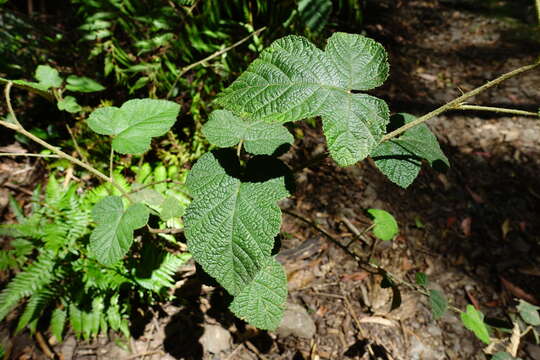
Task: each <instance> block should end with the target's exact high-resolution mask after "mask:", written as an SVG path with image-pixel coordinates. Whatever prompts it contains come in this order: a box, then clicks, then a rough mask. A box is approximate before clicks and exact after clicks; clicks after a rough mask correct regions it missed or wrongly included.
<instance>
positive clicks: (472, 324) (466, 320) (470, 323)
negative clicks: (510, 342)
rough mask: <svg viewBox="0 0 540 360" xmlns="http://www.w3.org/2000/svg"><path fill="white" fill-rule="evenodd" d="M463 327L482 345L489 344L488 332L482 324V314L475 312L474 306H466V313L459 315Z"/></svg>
mask: <svg viewBox="0 0 540 360" xmlns="http://www.w3.org/2000/svg"><path fill="white" fill-rule="evenodd" d="M460 316H461V321H462V322H463V325H464V326H465V327H466V328H467V329H469V330H470V331H472V332H473V333H474V335H476V337H477V338H478V339H480V340H482V341H483V342H484V343H486V344H489V343H490V339H489V331H488V328H487V326H486V324H485V323H484V314H482V312H480V311H479V310H476V309H475V307H474V306H472V305H467V311H466V312H462V313H461V314H460Z"/></svg>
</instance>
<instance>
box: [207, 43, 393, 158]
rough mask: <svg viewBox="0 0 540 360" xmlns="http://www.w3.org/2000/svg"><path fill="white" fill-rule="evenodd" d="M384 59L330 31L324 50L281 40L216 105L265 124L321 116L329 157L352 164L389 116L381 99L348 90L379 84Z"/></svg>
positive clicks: (374, 49)
mask: <svg viewBox="0 0 540 360" xmlns="http://www.w3.org/2000/svg"><path fill="white" fill-rule="evenodd" d="M386 57H387V55H386V52H385V51H384V49H383V47H382V46H381V45H380V44H378V43H376V42H375V41H373V40H371V39H368V38H366V37H363V36H361V35H352V34H345V33H335V34H334V35H332V37H331V38H330V39H329V40H328V44H327V46H326V50H325V51H322V50H320V49H318V48H316V47H315V46H314V45H313V44H312V43H310V42H309V41H308V40H307V39H305V38H303V37H299V36H287V37H284V38H282V39H279V40H277V41H275V42H274V43H273V44H272V45H271V46H270V47H268V48H267V49H266V50H264V51H263V52H262V53H261V56H260V57H259V58H258V59H257V60H255V61H254V62H253V63H252V64H251V65H250V66H249V67H248V69H247V70H246V71H245V72H244V73H243V74H242V75H241V76H240V77H239V78H238V79H237V80H236V81H235V82H233V83H232V84H231V85H230V86H229V87H228V88H227V89H225V91H224V92H223V93H222V94H221V95H220V97H219V98H218V99H217V102H218V103H219V104H220V105H222V106H224V107H225V108H226V109H228V110H231V111H233V112H234V113H236V114H238V115H240V116H242V117H245V118H251V119H260V120H265V121H274V122H287V121H296V120H301V119H305V118H308V117H315V116H322V118H323V124H324V133H325V136H326V138H327V140H328V148H329V151H330V154H331V156H332V157H333V158H334V160H335V161H336V162H337V163H338V164H339V165H342V166H347V165H352V164H354V163H355V162H357V161H360V160H362V159H364V158H365V157H366V156H367V155H368V154H369V153H370V152H371V151H372V150H373V149H374V148H375V147H376V146H377V145H378V143H379V141H380V139H381V138H382V136H383V134H384V131H385V130H386V124H387V123H388V118H389V111H388V106H387V105H386V103H385V102H384V101H383V100H380V99H377V98H375V97H372V96H368V95H364V94H357V93H352V90H367V89H370V88H373V87H375V86H378V85H380V84H382V83H383V82H384V80H385V79H386V77H387V76H388V62H387V60H386Z"/></svg>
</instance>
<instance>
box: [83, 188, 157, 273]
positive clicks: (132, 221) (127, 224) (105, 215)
mask: <svg viewBox="0 0 540 360" xmlns="http://www.w3.org/2000/svg"><path fill="white" fill-rule="evenodd" d="M148 216H149V212H148V208H147V207H146V206H145V205H144V204H141V203H136V204H133V205H131V206H129V207H128V208H127V209H125V210H124V204H123V202H122V198H121V197H119V196H107V197H105V198H103V199H101V200H100V201H99V202H98V203H97V204H96V205H95V206H94V208H93V209H92V217H93V218H94V220H95V222H96V223H97V226H96V228H95V229H94V231H93V232H92V234H91V235H90V244H89V250H90V254H91V256H92V257H93V258H95V259H96V260H97V261H99V262H100V263H102V264H104V265H112V264H114V263H116V262H117V261H119V260H121V259H122V258H123V257H124V255H125V254H126V253H127V252H128V250H129V248H130V247H131V244H132V243H133V231H135V229H138V228H141V227H143V226H144V225H146V223H147V222H148Z"/></svg>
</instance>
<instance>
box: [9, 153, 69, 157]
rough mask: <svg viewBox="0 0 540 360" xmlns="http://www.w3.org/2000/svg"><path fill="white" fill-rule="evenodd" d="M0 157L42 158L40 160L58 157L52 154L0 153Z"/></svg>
mask: <svg viewBox="0 0 540 360" xmlns="http://www.w3.org/2000/svg"><path fill="white" fill-rule="evenodd" d="M0 156H28V157H42V158H59V157H60V156H58V155H53V154H32V153H10V152H5V153H0Z"/></svg>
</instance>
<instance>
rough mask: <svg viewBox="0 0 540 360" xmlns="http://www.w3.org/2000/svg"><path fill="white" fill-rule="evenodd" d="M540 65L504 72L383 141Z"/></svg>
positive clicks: (396, 131) (535, 64) (404, 126)
mask: <svg viewBox="0 0 540 360" xmlns="http://www.w3.org/2000/svg"><path fill="white" fill-rule="evenodd" d="M538 66H540V61H538V62H536V63H534V64H531V65H526V66H522V67H520V68H517V69H515V70H512V71H510V72H507V73H506V74H503V75H501V76H499V77H498V78H496V79H494V80H491V81H489V82H487V83H486V84H484V85H482V86H480V87H477V88H476V89H474V90H471V91H469V92H467V93H465V94H463V95H461V96H460V97H458V98H455V99H454V100H452V101H450V102H449V103H447V104H445V105H443V106H441V107H439V108H437V109H435V110H433V111H432V112H430V113H427V114H426V115H424V116H421V117H419V118H418V119H416V120H414V121H411V122H410V123H408V124H405V125H403V126H402V127H400V128H398V129H396V130H394V131H392V132H390V133H388V134H386V135H385V136H384V137H383V138H382V140H381V142H385V141H388V140H390V139H392V138H394V137H396V136H398V135H400V134H402V133H404V132H405V131H407V130H409V129H410V128H412V127H414V126H416V125H419V124H422V123H424V122H426V121H427V120H429V119H431V118H433V117H435V116H437V115H440V114H442V113H443V112H445V111H448V110H453V109H456V108H458V107H459V106H461V104H462V103H463V102H465V100H467V99H469V98H471V97H473V96H475V95H478V94H479V93H481V92H483V91H485V90H487V89H489V88H491V87H493V86H495V85H498V84H500V83H501V82H503V81H505V80H507V79H510V78H511V77H514V76H516V75H519V74H521V73H524V72H526V71H529V70H532V69H534V68H536V67H538Z"/></svg>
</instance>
